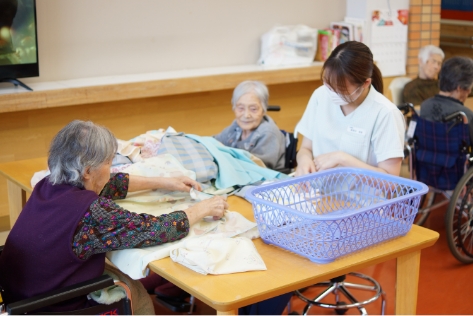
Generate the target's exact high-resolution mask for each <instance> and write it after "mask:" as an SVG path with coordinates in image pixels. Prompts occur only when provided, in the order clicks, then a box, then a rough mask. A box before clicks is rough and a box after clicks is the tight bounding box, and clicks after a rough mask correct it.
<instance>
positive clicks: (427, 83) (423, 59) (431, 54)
mask: <svg viewBox="0 0 473 316" xmlns="http://www.w3.org/2000/svg"><path fill="white" fill-rule="evenodd" d="M444 58H445V54H444V52H443V51H442V49H440V48H439V47H437V46H434V45H427V46H424V47H422V49H421V50H420V51H419V75H418V77H417V78H416V79H414V80H412V81H410V82H408V83H407V84H406V85H405V87H404V91H403V93H402V99H403V100H402V101H403V102H408V103H412V104H414V105H419V104H421V103H422V102H423V101H424V100H427V99H428V98H430V97H433V96H434V95H436V94H437V93H439V87H438V80H437V77H438V74H439V71H440V67H441V66H442V61H443V59H444Z"/></svg>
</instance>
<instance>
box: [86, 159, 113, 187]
mask: <svg viewBox="0 0 473 316" xmlns="http://www.w3.org/2000/svg"><path fill="white" fill-rule="evenodd" d="M112 161H113V159H110V160H108V161H105V162H104V163H103V164H101V165H100V166H98V167H96V168H90V169H88V176H89V181H87V182H88V185H87V184H86V183H84V186H85V188H86V189H87V190H91V191H94V192H95V193H97V194H100V192H102V190H103V187H104V186H105V184H107V182H108V181H109V180H110V167H111V166H112ZM86 172H87V171H86Z"/></svg>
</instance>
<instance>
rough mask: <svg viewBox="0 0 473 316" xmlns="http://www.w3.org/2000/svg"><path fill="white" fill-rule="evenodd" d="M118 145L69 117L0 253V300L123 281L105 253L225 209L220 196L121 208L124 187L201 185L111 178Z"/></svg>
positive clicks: (140, 295) (135, 289) (179, 233)
mask: <svg viewBox="0 0 473 316" xmlns="http://www.w3.org/2000/svg"><path fill="white" fill-rule="evenodd" d="M116 150H117V141H116V139H115V137H114V136H113V134H112V133H111V132H110V131H109V130H108V129H106V128H105V127H102V126H98V125H95V124H94V123H92V122H84V121H78V120H76V121H73V122H71V123H69V124H68V125H67V126H65V127H64V128H63V129H62V130H61V131H59V133H58V134H57V135H56V136H55V137H54V139H53V140H52V143H51V147H50V150H49V157H48V166H49V170H50V171H51V175H50V176H48V177H46V178H45V179H43V180H41V181H40V182H39V183H38V184H36V186H35V188H34V190H33V192H32V194H31V197H30V199H29V200H28V202H27V203H26V206H25V207H24V209H23V210H22V212H21V214H20V216H19V218H18V220H17V221H16V223H15V225H14V226H13V228H12V229H11V232H10V234H9V236H8V238H7V240H6V243H5V246H4V249H3V252H2V254H1V256H0V286H1V288H2V290H3V292H2V296H3V299H4V301H6V302H7V303H9V302H16V301H19V300H23V299H26V298H30V297H33V296H36V295H40V294H42V293H45V292H49V291H51V290H56V289H60V288H64V287H68V286H71V285H73V284H76V283H81V282H84V281H86V280H89V279H91V278H95V277H99V276H101V275H102V274H103V273H104V271H105V273H107V272H108V271H111V272H112V273H113V274H115V275H118V277H121V276H123V277H124V279H126V276H125V275H124V274H123V273H121V275H120V271H118V270H117V269H114V267H112V266H110V265H107V264H106V262H105V253H106V252H108V251H112V250H117V249H127V248H139V247H147V246H152V245H158V244H162V243H166V242H170V241H174V240H177V239H181V238H183V237H185V236H186V235H187V234H188V232H189V227H190V225H192V224H193V223H194V222H197V221H199V220H201V219H202V218H204V217H205V216H213V217H216V218H220V217H222V216H223V214H224V211H225V210H226V209H227V208H228V204H227V202H226V200H225V199H224V198H222V197H214V198H212V199H209V200H205V201H202V202H200V203H198V204H195V205H194V206H192V207H191V208H188V209H187V210H184V211H177V212H172V213H170V214H164V215H161V216H159V217H155V216H152V215H148V214H135V213H131V212H129V211H127V210H125V209H123V208H121V207H119V206H118V205H117V204H115V203H114V201H113V200H115V199H121V198H125V197H126V195H127V192H129V191H130V192H131V191H138V190H146V189H158V188H162V189H167V190H176V191H187V192H189V191H190V188H191V187H194V188H195V189H198V190H200V185H199V183H197V182H196V181H194V180H192V179H190V178H187V177H174V178H161V177H152V178H147V177H138V176H131V175H128V174H124V173H117V174H112V175H110V165H111V162H112V159H113V157H114V155H115V152H116ZM129 285H130V284H129ZM131 290H132V296H133V294H137V296H136V297H135V300H134V304H133V309H134V312H135V313H144V314H154V308H153V304H152V302H151V299H150V297H149V296H148V295H147V293H146V291H145V290H144V288H143V286H142V285H141V283H139V282H138V281H134V282H132V284H131ZM140 300H141V302H140ZM140 303H141V304H140ZM92 305H96V302H95V301H92V300H89V299H88V298H87V296H86V295H81V296H79V297H77V298H75V299H72V300H68V301H67V302H65V303H62V304H60V305H58V304H56V305H54V306H52V307H50V308H49V309H45V310H44V311H46V312H52V311H58V312H66V311H70V310H76V309H81V308H86V307H88V306H92Z"/></svg>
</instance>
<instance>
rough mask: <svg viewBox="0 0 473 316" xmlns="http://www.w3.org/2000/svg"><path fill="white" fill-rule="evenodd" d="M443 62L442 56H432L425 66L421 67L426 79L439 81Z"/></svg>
mask: <svg viewBox="0 0 473 316" xmlns="http://www.w3.org/2000/svg"><path fill="white" fill-rule="evenodd" d="M442 61H443V59H442V56H440V55H438V54H432V55H430V57H429V59H427V61H426V62H425V64H422V65H421V71H422V72H423V73H424V76H425V79H437V77H438V74H439V72H440V68H441V67H442Z"/></svg>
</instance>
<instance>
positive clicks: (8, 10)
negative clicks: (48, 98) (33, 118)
mask: <svg viewBox="0 0 473 316" xmlns="http://www.w3.org/2000/svg"><path fill="white" fill-rule="evenodd" d="M37 76H39V62H38V41H37V36H36V3H35V0H0V81H3V82H5V81H8V82H11V83H13V84H14V85H15V86H17V85H21V86H23V87H25V88H26V89H29V90H31V89H30V88H29V87H28V86H26V85H25V84H23V83H22V82H21V81H19V80H18V78H26V77H37Z"/></svg>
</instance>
